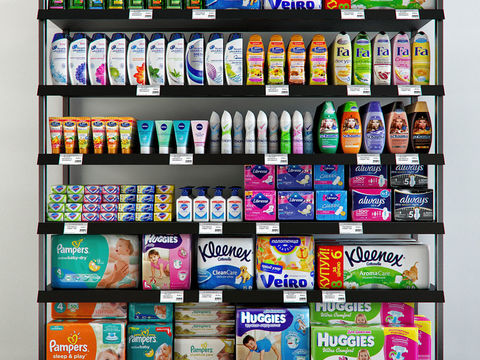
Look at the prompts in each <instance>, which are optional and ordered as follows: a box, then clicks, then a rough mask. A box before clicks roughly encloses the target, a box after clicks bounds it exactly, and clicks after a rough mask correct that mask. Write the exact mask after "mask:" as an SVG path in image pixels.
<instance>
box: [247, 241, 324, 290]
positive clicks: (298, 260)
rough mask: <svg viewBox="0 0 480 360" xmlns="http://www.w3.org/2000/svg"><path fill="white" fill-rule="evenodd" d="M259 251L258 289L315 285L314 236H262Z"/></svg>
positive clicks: (308, 287)
mask: <svg viewBox="0 0 480 360" xmlns="http://www.w3.org/2000/svg"><path fill="white" fill-rule="evenodd" d="M256 255H257V256H256V261H257V267H256V270H257V288H258V289H272V290H282V289H297V290H299V289H303V290H308V289H313V287H314V284H313V283H314V274H315V271H314V269H315V256H314V239H313V237H311V236H258V237H257V254H256Z"/></svg>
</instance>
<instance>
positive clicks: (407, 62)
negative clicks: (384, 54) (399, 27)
mask: <svg viewBox="0 0 480 360" xmlns="http://www.w3.org/2000/svg"><path fill="white" fill-rule="evenodd" d="M392 68H393V85H410V73H411V57H410V40H409V39H408V35H407V34H405V33H404V32H400V33H399V34H397V35H396V36H395V37H394V38H393V44H392Z"/></svg>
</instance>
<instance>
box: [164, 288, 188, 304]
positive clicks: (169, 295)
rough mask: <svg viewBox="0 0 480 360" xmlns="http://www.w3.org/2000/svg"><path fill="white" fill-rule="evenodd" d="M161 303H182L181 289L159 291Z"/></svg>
mask: <svg viewBox="0 0 480 360" xmlns="http://www.w3.org/2000/svg"><path fill="white" fill-rule="evenodd" d="M160 302H161V303H183V290H162V291H160Z"/></svg>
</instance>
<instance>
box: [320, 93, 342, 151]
mask: <svg viewBox="0 0 480 360" xmlns="http://www.w3.org/2000/svg"><path fill="white" fill-rule="evenodd" d="M314 123H315V124H316V134H317V141H318V150H319V151H320V152H321V153H325V154H335V153H336V152H337V148H338V142H339V131H338V120H337V113H336V111H335V106H334V105H333V102H331V101H326V102H324V103H323V104H322V105H320V106H318V107H317V111H315V118H314Z"/></svg>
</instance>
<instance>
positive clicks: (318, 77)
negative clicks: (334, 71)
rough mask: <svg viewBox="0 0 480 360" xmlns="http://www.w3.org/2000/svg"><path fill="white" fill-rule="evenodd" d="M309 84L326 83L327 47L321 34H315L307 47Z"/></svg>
mask: <svg viewBox="0 0 480 360" xmlns="http://www.w3.org/2000/svg"><path fill="white" fill-rule="evenodd" d="M308 60H309V64H310V71H309V73H310V74H309V81H308V83H309V84H310V85H327V66H328V48H327V42H326V40H325V37H324V36H323V35H318V34H317V35H315V36H314V37H313V39H312V41H311V43H310V46H309V48H308Z"/></svg>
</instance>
